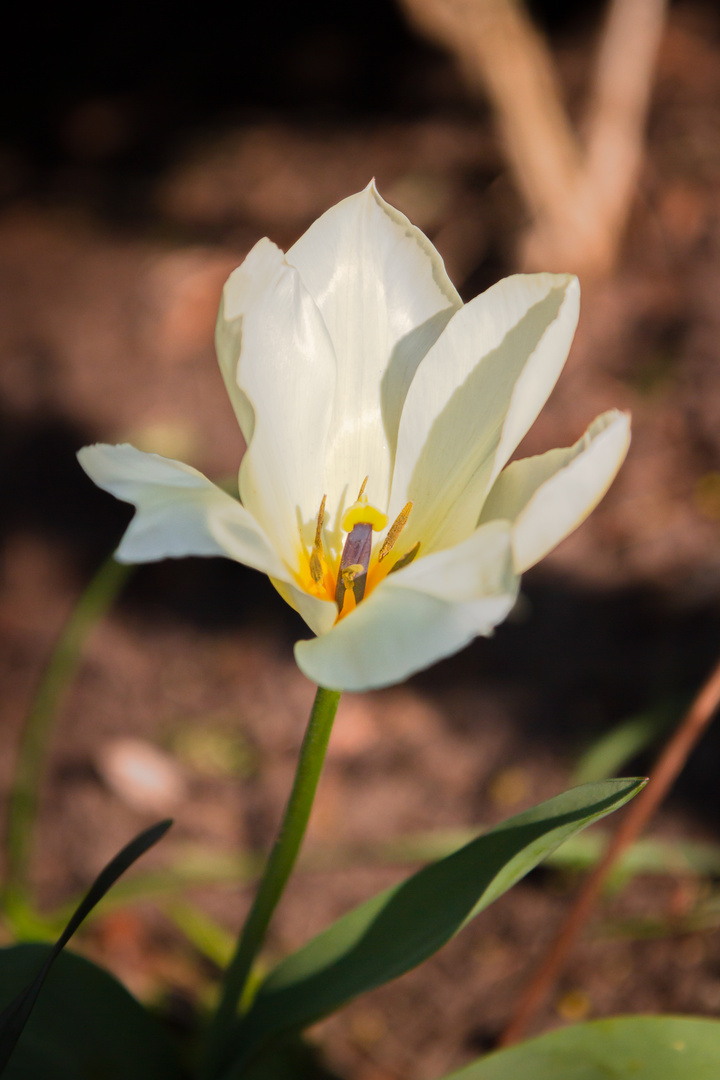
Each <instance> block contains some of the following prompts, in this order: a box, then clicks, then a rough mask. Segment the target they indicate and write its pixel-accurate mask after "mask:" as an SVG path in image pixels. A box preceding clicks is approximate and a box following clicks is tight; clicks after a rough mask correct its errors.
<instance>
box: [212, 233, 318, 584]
mask: <svg viewBox="0 0 720 1080" xmlns="http://www.w3.org/2000/svg"><path fill="white" fill-rule="evenodd" d="M217 346H218V354H219V356H220V364H221V368H222V370H223V372H224V374H225V378H226V382H228V383H229V384H230V385H231V387H232V384H233V379H234V383H235V388H236V389H235V392H234V393H235V397H234V402H235V407H236V410H237V412H238V418H239V419H240V422H241V424H242V427H243V434H244V435H245V438H246V440H247V441H248V449H247V451H246V453H245V456H244V458H243V462H242V466H241V470H240V497H241V499H242V502H243V505H244V506H245V507H247V509H248V510H249V511H250V513H251V514H252V515H253V517H255V518H256V519H257V521H258V522H260V524H261V525H262V527H263V529H264V530H265V532H266V533H267V535H268V537H269V538H270V539H271V541H272V543H273V545H274V546H275V548H276V549H277V551H278V552H280V553H281V554H282V556H283V557H284V558H285V559H286V560H287V561H288V562H289V563H290V565H293V564H294V563H295V562H296V558H297V546H298V542H299V538H300V531H299V530H300V529H301V528H302V529H304V530H305V532H307V533H309V534H310V536H312V533H314V528H315V526H314V522H315V519H316V518H317V513H318V509H319V507H320V500H321V499H322V496H323V494H324V492H325V488H324V487H323V470H322V462H323V460H324V458H325V454H326V442H327V436H328V431H329V425H330V417H331V409H332V402H333V398H334V395H335V383H336V371H335V355H334V352H333V347H332V343H331V341H330V338H329V337H328V333H327V330H326V329H325V324H324V323H323V320H322V317H321V316H320V313H319V311H318V309H317V307H316V306H315V303H314V301H313V299H312V297H311V296H310V295H309V293H308V292H307V290H306V289H305V288H304V286H303V284H302V282H301V280H300V276H299V274H298V272H297V271H296V270H295V269H293V268H292V267H291V266H288V265H287V263H286V262H285V259H284V256H283V253H282V252H281V251H280V249H279V248H277V247H276V246H275V245H274V244H272V243H271V242H270V241H269V240H261V241H260V242H259V243H258V244H256V245H255V247H254V248H253V249H252V251H251V252H250V254H249V255H248V256H247V258H246V259H245V262H244V263H243V264H242V266H239V267H238V269H237V270H235V271H234V272H233V273H232V274H231V275H230V278H229V280H228V282H227V284H226V286H225V291H224V293H223V303H222V307H221V310H220V317H219V319H218V331H217ZM231 396H232V395H231ZM306 539H307V536H306Z"/></svg>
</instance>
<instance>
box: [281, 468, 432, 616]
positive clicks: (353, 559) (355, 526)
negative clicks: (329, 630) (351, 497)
mask: <svg viewBox="0 0 720 1080" xmlns="http://www.w3.org/2000/svg"><path fill="white" fill-rule="evenodd" d="M366 484H367V477H366V478H365V480H364V481H363V484H362V487H361V488H360V492H359V494H358V497H357V499H356V500H355V502H354V503H353V504H352V506H351V507H349V508H348V509H347V510H346V511H345V513H344V514H343V517H342V521H341V523H340V527H341V529H342V531H343V532H344V533H345V534H346V536H345V540H344V543H343V547H342V551H341V552H340V553H339V554H338V552H334V553H333V552H330V551H327V550H326V549H325V546H324V544H323V525H324V522H325V496H323V500H322V503H321V504H320V510H319V512H318V516H317V524H316V528H315V539H314V542H313V545H312V548H311V549H310V551H309V552H308V551H307V550H306V548H305V546H304V545H303V546H302V551H301V555H300V569H299V574H298V577H299V580H300V585H301V587H302V588H303V589H305V591H306V592H309V593H311V594H312V595H314V596H317V597H319V598H320V599H322V600H334V601H335V603H336V604H337V609H338V619H343V618H344V617H345V616H346V615H348V614H349V613H350V612H351V611H352V610H353V609H354V608H355V607H356V605H357V604H359V603H360V601H361V600H363V599H364V598H365V597H366V596H367V595H368V594H369V593H371V592H372V590H373V589H374V588H376V586H377V585H378V584H379V583H380V582H381V581H382V580H383V578H385V577H386V576H387V575H388V574H389V573H392V571H393V570H399V569H401V567H403V566H407V564H408V563H409V562H412V560H413V559H414V558H415V556H416V555H417V553H418V549H419V547H420V542H419V541H418V542H417V543H416V544H415V545H413V547H412V548H411V549H410V550H409V551H407V552H406V553H405V554H404V555H400V554H399V553H398V554H397V555H396V554H395V553H394V552H393V548H394V546H395V542H396V540H397V538H398V537H399V535H400V533H401V532H402V530H403V529H404V527H405V524H406V522H407V519H408V517H409V516H410V511H411V510H412V503H407V504H406V506H404V507H403V509H402V510H401V511H400V513H399V514H398V516H397V518H396V519H395V521H394V522H393V524H392V525H391V527H390V528H389V529H388V531H387V534H386V535H385V539H384V540H383V542H382V544H381V545H380V547H379V548H378V549H377V550H376V551H374V550H373V538H372V534H373V533H378V532H382V531H383V530H384V529H385V528H386V527H387V523H388V517H387V514H384V513H383V512H382V510H378V508H377V507H375V506H373V505H372V504H371V503H370V502H368V498H367V496H366V495H365V485H366ZM391 552H392V553H393V554H392V557H391V558H388V556H389V555H390V554H391Z"/></svg>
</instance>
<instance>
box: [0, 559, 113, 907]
mask: <svg viewBox="0 0 720 1080" xmlns="http://www.w3.org/2000/svg"><path fill="white" fill-rule="evenodd" d="M129 570H130V567H128V566H121V565H120V564H119V563H117V562H115V560H114V559H112V558H111V559H107V560H106V561H105V562H104V563H103V564H102V566H101V567H100V569H99V570H98V571H97V573H96V574H95V576H94V577H93V578H92V580H91V581H90V583H89V584H88V585H87V587H86V588H85V591H84V592H83V593H82V595H81V597H80V599H79V601H78V603H77V605H76V606H75V609H74V610H73V612H72V614H71V615H70V617H69V619H68V621H67V623H66V624H65V626H64V627H63V630H62V632H61V634H60V637H59V638H58V641H57V644H56V645H55V648H54V649H53V652H52V655H51V657H50V661H49V663H48V665H47V667H46V669H45V671H44V673H43V676H42V678H41V680H40V685H39V686H38V689H37V693H36V695H35V698H34V700H33V703H32V705H31V706H30V710H29V712H28V714H27V716H26V718H25V723H24V725H23V729H22V733H21V736H20V746H19V749H18V758H17V764H16V766H15V770H14V775H13V782H12V790H11V792H10V798H9V805H8V816H7V827H6V876H5V884H4V888H3V900H4V906H5V911H6V914H8V915H9V916H10V918H11V921H12V918H13V914H17V915H19V916H20V917H21V918H22V913H23V911H24V909H25V907H26V904H27V891H28V869H29V863H30V856H31V853H32V841H33V834H34V831H35V822H36V820H37V814H38V805H39V797H40V794H39V793H40V786H41V783H42V779H43V774H44V772H45V763H46V758H47V751H48V747H49V744H50V736H51V732H52V727H53V723H54V721H55V718H56V716H57V714H58V711H59V709H60V707H61V705H62V702H63V699H64V697H65V694H66V692H67V690H68V688H69V686H70V683H71V681H72V678H73V676H74V675H75V672H76V670H77V666H78V663H79V660H80V655H81V650H82V646H83V644H84V642H85V640H86V638H87V636H88V634H89V633H90V631H91V630H92V628H93V627H94V626H95V624H96V623H97V622H98V620H99V619H100V618H101V617H102V616H103V615H104V614H105V612H106V611H107V610H108V608H109V607H110V605H111V604H112V603H113V601H114V600H115V598H116V596H117V595H118V593H119V592H120V589H121V588H122V586H123V584H124V582H125V579H126V577H127V575H128V572H129Z"/></svg>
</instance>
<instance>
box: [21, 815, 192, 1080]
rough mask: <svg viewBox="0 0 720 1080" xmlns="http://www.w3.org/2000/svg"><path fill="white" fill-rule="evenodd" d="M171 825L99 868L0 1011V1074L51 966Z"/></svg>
mask: <svg viewBox="0 0 720 1080" xmlns="http://www.w3.org/2000/svg"><path fill="white" fill-rule="evenodd" d="M171 825H172V821H171V820H169V819H168V820H166V821H160V822H158V823H157V824H156V825H152V826H151V827H150V828H149V829H145V830H144V831H143V832H141V833H140V834H139V835H138V836H136V837H135V838H134V839H133V840H131V841H130V843H129V844H126V845H125V847H124V848H123V849H122V850H121V851H119V852H118V853H117V855H116V856H115V857H114V858H113V859H111V860H110V862H109V863H108V864H107V866H105V867H104V868H103V869H102V870H101V871H100V873H99V874H98V876H97V877H96V878H95V881H94V882H93V884H92V885H91V886H90V888H89V889H88V891H87V893H86V895H85V896H84V898H83V899H82V900H81V901H80V903H79V904H78V906H77V908H76V909H75V911H74V912H73V914H72V915H71V917H70V919H69V920H68V923H67V926H66V927H65V929H64V930H63V932H62V934H61V935H60V937H59V938H58V940H57V941H56V942H55V944H54V945H53V946H52V947H51V948H50V949H49V950H48V952H47V956H46V958H45V961H44V963H43V964H42V966H41V967H40V969H39V971H38V972H37V974H36V975H35V977H34V979H33V980H32V981H31V982H30V983H29V984H28V985H27V986H26V987H25V988H24V990H21V991H20V993H19V994H18V995H17V996H16V997H15V998H14V999H13V1000H12V1001H11V1002H10V1003H9V1004H8V1005H7V1006H6V1007H5V1008H4V1009H3V1011H2V1013H0V1074H2V1073H3V1071H4V1069H5V1067H6V1065H7V1063H8V1061H9V1059H10V1056H11V1054H12V1053H13V1050H14V1049H15V1046H16V1045H17V1041H18V1039H19V1038H20V1036H21V1035H22V1032H23V1029H24V1027H25V1025H26V1024H27V1022H28V1020H29V1018H30V1014H31V1013H32V1011H33V1009H34V1007H35V1003H36V1001H37V999H38V995H39V994H40V991H41V990H42V988H43V984H44V982H45V980H46V978H47V976H48V973H49V971H50V968H51V967H52V965H53V964H54V962H55V961H56V960H57V958H58V956H59V955H60V953H61V952H62V950H63V949H64V948H65V946H66V945H67V943H68V941H69V940H70V938H71V937H72V936H73V934H74V933H75V931H76V930H77V928H78V927H79V926H80V924H81V923H82V921H83V919H84V918H85V917H86V915H87V914H88V913H89V912H90V911H92V909H93V908H94V907H95V905H96V904H97V903H99V901H100V900H102V898H103V896H104V895H105V893H106V892H107V891H108V890H109V889H110V888H112V886H113V885H114V883H115V882H116V881H117V879H118V878H119V877H120V875H121V874H123V873H124V872H125V871H126V870H127V869H128V867H130V866H132V864H133V863H134V862H135V861H136V860H137V859H139V858H140V856H141V855H144V854H145V852H146V851H148V849H149V848H151V847H153V845H154V844H157V842H158V840H160V839H162V837H163V836H164V835H165V833H166V832H167V831H168V829H169V828H170V826H171Z"/></svg>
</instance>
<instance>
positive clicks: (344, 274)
mask: <svg viewBox="0 0 720 1080" xmlns="http://www.w3.org/2000/svg"><path fill="white" fill-rule="evenodd" d="M287 260H288V262H289V263H290V264H291V265H292V266H295V267H297V269H298V271H299V272H300V276H301V278H302V281H303V284H304V285H305V287H306V288H307V290H308V291H309V293H310V295H311V296H312V297H313V299H314V300H315V303H316V304H317V306H318V308H319V310H320V312H321V314H322V317H323V319H324V321H325V325H326V326H327V329H328V333H329V335H330V338H331V340H332V342H333V345H334V347H335V353H336V356H337V364H338V378H337V391H336V396H335V401H334V405H333V414H332V423H331V432H332V435H331V438H330V440H329V442H328V447H327V456H326V460H325V475H326V487H327V490H328V497H329V502H330V504H332V503H333V502H334V501H335V499H336V497H337V496H338V495H340V494H341V493H342V491H343V490H344V489H345V488H346V487H347V491H348V497H349V501H350V502H352V500H353V499H354V498H355V493H356V492H357V490H358V488H359V486H360V484H361V482H362V480H363V478H364V477H365V476H368V477H369V480H368V495H369V498H370V500H371V502H373V503H375V504H377V505H383V506H384V505H385V504H386V502H387V494H388V482H389V474H390V467H391V462H392V459H393V456H394V453H395V444H396V438H397V428H398V422H399V417H400V412H401V410H402V406H403V402H404V400H405V394H406V392H407V388H408V386H409V384H410V381H411V379H412V377H413V375H414V373H415V370H416V368H417V366H418V364H419V363H420V361H421V360H422V358H423V356H424V355H425V353H426V352H427V350H428V349H429V348H430V346H431V345H432V343H433V342H434V341H435V339H436V338H437V336H438V335H439V334H440V332H441V331H442V329H443V327H444V326H445V324H446V323H447V320H448V318H449V317H450V316H451V315H452V313H453V311H455V310H456V309H457V308H459V307H460V306H461V300H460V297H459V296H458V294H457V292H456V291H455V288H454V287H453V285H452V284H451V282H450V280H449V278H448V276H447V274H446V273H445V268H444V266H443V262H442V259H441V258H440V256H439V255H438V253H437V251H436V250H435V248H434V247H433V246H432V244H431V243H430V241H429V240H428V239H427V238H426V237H425V236H423V234H422V233H421V232H420V230H419V229H416V228H415V226H414V225H411V224H410V222H409V221H408V219H407V218H406V217H405V215H404V214H401V213H400V212H399V211H398V210H395V209H394V208H393V207H392V206H390V205H389V204H388V203H386V202H385V201H384V200H383V199H381V198H380V196H379V195H378V193H377V191H376V189H375V186H374V184H371V185H370V186H369V187H367V188H366V189H365V190H364V191H361V192H360V193H359V194H357V195H352V196H351V197H350V198H348V199H344V200H343V201H342V202H341V203H338V205H337V206H334V207H332V209H330V210H328V211H327V212H326V213H325V214H323V215H322V217H321V218H319V219H318V220H317V221H316V222H315V223H314V224H313V225H311V226H310V228H309V229H308V231H307V232H306V233H305V234H304V236H302V237H301V238H300V239H299V240H298V242H297V243H296V244H295V245H294V246H293V247H292V248H290V250H289V251H288V253H287Z"/></svg>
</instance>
